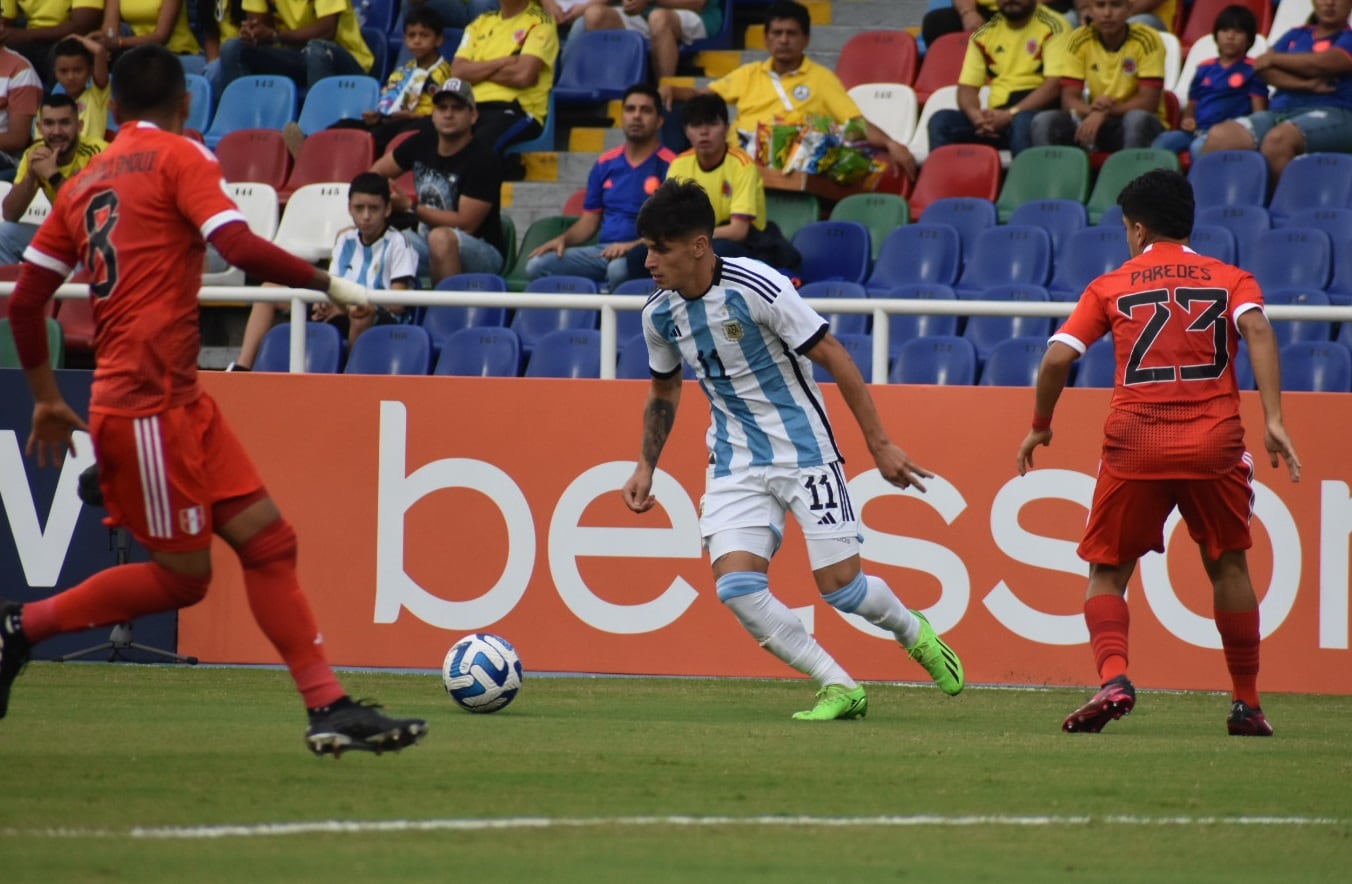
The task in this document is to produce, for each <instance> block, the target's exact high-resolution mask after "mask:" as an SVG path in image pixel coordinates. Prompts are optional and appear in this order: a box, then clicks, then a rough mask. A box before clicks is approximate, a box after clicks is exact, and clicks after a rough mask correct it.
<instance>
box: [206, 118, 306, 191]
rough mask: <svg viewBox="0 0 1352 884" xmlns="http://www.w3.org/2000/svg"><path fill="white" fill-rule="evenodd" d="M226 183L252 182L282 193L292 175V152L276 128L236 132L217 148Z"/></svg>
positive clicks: (217, 155) (229, 135)
mask: <svg viewBox="0 0 1352 884" xmlns="http://www.w3.org/2000/svg"><path fill="white" fill-rule="evenodd" d="M216 158H217V159H218V160H220V162H221V172H222V174H224V175H225V180H226V181H229V182H231V183H234V182H236V181H251V182H254V183H256V184H266V185H268V186H270V187H272V188H273V189H274V190H281V189H282V186H283V185H284V184H286V179H287V176H288V175H290V174H291V151H289V150H287V147H286V140H285V139H284V138H282V133H281V130H279V129H237V130H235V131H234V132H229V133H227V134H226V135H225V136H224V137H223V138H222V139H221V141H220V144H217V145H216Z"/></svg>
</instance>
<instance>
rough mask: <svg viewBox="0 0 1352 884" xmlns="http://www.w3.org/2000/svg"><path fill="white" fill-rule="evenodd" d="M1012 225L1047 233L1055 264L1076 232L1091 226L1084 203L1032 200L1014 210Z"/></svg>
mask: <svg viewBox="0 0 1352 884" xmlns="http://www.w3.org/2000/svg"><path fill="white" fill-rule="evenodd" d="M1009 223H1010V224H1029V225H1032V226H1033V227H1041V228H1042V229H1043V230H1045V231H1047V236H1049V237H1051V240H1052V262H1053V264H1054V263H1055V262H1056V260H1057V259H1058V258H1059V257H1060V256H1061V254H1062V250H1063V249H1065V247H1066V244H1067V242H1068V241H1069V240H1070V237H1071V235H1072V234H1073V233H1075V231H1077V230H1082V229H1083V228H1085V227H1088V226H1089V214H1088V212H1086V211H1085V208H1084V203H1077V202H1076V201H1075V200H1065V199H1060V200H1032V201H1030V202H1026V203H1024V204H1023V205H1021V206H1019V207H1018V208H1017V209H1015V210H1014V214H1012V215H1010V216H1009Z"/></svg>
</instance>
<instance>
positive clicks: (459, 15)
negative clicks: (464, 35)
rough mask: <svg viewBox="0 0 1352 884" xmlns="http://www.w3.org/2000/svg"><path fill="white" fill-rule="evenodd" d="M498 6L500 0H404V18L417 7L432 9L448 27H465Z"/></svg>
mask: <svg viewBox="0 0 1352 884" xmlns="http://www.w3.org/2000/svg"><path fill="white" fill-rule="evenodd" d="M497 8H498V0H404V18H405V20H407V19H408V17H409V16H410V15H412V14H413V11H414V10H417V9H430V10H432V11H433V12H435V13H436V14H437V18H440V19H441V20H442V21H443V22H445V23H446V25H445V26H446V27H448V28H463V27H465V26H466V25H468V24H469V23H470V22H472V21H474V20H475V19H476V18H478V17H479V16H481V15H484V14H485V13H489V12H493V11H494V10H496V9H497Z"/></svg>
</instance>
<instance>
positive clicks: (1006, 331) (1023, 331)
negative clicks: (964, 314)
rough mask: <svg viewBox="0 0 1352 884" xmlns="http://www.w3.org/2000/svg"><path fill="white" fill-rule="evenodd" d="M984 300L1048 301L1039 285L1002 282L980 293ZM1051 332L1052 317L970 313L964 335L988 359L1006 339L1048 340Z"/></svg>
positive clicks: (1044, 291)
mask: <svg viewBox="0 0 1352 884" xmlns="http://www.w3.org/2000/svg"><path fill="white" fill-rule="evenodd" d="M978 297H979V298H980V299H981V300H983V301H1042V302H1045V301H1048V300H1050V299H1049V298H1048V296H1047V290H1046V289H1044V288H1043V287H1042V286H1040V285H1020V284H1015V285H999V286H995V287H994V288H989V289H986V290H985V291H983V292H981V293H980V295H979V296H978ZM1051 333H1052V318H1051V317H1049V316H971V317H968V319H967V326H966V328H964V329H963V332H962V336H963V337H964V338H966V339H967V340H969V341H971V342H972V346H974V347H976V355H977V358H978V359H986V358H988V357H989V356H990V354H991V352H992V351H993V350H994V349H995V348H996V347H997V346H999V344H1000V343H1001V342H1003V341H1007V340H1009V339H1010V338H1036V339H1038V340H1040V341H1046V340H1047V338H1048V337H1050V336H1051Z"/></svg>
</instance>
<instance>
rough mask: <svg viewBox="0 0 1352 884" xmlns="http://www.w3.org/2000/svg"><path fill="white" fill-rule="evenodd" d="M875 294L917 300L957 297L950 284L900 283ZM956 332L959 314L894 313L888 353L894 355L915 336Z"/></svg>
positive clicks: (952, 298)
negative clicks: (900, 284) (888, 289)
mask: <svg viewBox="0 0 1352 884" xmlns="http://www.w3.org/2000/svg"><path fill="white" fill-rule="evenodd" d="M874 296H875V297H883V298H897V299H909V300H916V301H956V300H957V298H958V296H957V293H956V292H954V291H953V289H952V287H951V286H946V285H929V284H913V285H902V286H897V287H896V288H894V289H892V290H890V291H886V292H879V293H875V295H874ZM957 333H958V317H957V316H956V315H955V314H952V313H893V314H890V315H889V316H888V338H887V340H888V353H889V355H890V356H892V357H895V356H896V355H897V351H898V350H899V349H900V348H901V345H902V344H904V343H906V342H907V341H911V340H914V339H916V338H924V337H934V336H935V335H956V334H957Z"/></svg>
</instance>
